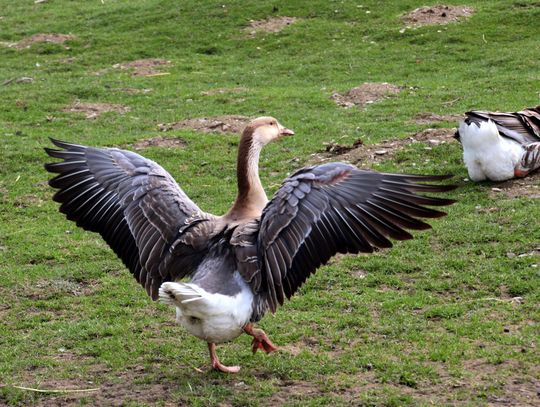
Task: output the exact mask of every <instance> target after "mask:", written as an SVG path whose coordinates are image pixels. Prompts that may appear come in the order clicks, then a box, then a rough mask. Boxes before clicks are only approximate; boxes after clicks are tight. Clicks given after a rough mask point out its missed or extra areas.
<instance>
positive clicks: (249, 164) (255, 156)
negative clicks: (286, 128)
mask: <svg viewBox="0 0 540 407" xmlns="http://www.w3.org/2000/svg"><path fill="white" fill-rule="evenodd" d="M261 148H262V145H260V144H259V143H256V142H254V141H253V129H252V128H249V127H248V128H246V129H245V130H244V133H243V134H242V138H241V139H240V145H239V146H238V159H237V164H236V176H237V183H238V195H237V196H236V201H235V202H234V204H233V206H232V208H231V209H230V210H229V212H228V213H227V215H226V216H227V217H229V218H232V219H234V220H239V219H246V218H256V217H258V216H260V215H261V213H262V210H263V208H264V207H265V205H266V203H267V202H268V198H267V197H266V193H265V192H264V188H263V186H262V184H261V180H260V179H259V154H260V152H261Z"/></svg>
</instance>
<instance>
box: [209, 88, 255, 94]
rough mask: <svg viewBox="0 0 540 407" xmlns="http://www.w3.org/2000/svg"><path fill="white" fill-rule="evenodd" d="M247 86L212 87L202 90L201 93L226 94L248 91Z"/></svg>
mask: <svg viewBox="0 0 540 407" xmlns="http://www.w3.org/2000/svg"><path fill="white" fill-rule="evenodd" d="M247 90H248V89H247V88H242V87H238V88H217V89H210V90H207V91H204V92H201V95H203V96H214V95H224V94H228V93H244V92H247Z"/></svg>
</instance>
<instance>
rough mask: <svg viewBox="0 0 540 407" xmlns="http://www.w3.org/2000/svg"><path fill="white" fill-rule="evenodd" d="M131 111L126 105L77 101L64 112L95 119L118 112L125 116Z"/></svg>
mask: <svg viewBox="0 0 540 407" xmlns="http://www.w3.org/2000/svg"><path fill="white" fill-rule="evenodd" d="M130 110H131V109H130V108H129V107H128V106H124V105H115V104H112V103H97V102H94V103H93V102H79V101H76V102H74V103H73V104H72V105H71V106H68V107H66V108H65V109H63V110H62V111H63V112H70V113H84V115H85V116H86V118H87V119H95V118H97V117H99V116H100V115H101V114H102V113H107V112H116V113H120V114H124V113H126V112H129V111H130Z"/></svg>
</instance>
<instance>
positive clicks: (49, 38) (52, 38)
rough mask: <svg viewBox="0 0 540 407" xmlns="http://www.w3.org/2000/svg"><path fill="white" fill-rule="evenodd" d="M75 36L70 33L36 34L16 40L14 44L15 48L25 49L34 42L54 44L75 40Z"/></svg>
mask: <svg viewBox="0 0 540 407" xmlns="http://www.w3.org/2000/svg"><path fill="white" fill-rule="evenodd" d="M74 38H75V36H73V35H70V34H43V33H40V34H34V35H32V36H30V37H26V38H23V39H22V40H20V41H19V42H16V43H15V44H13V45H12V46H13V48H17V49H23V48H29V47H31V46H32V45H33V44H36V43H38V42H49V43H52V44H63V43H64V42H66V41H70V40H73V39H74Z"/></svg>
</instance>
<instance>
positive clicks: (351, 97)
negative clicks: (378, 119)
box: [330, 82, 401, 108]
mask: <svg viewBox="0 0 540 407" xmlns="http://www.w3.org/2000/svg"><path fill="white" fill-rule="evenodd" d="M399 92H401V88H400V87H399V86H396V85H392V84H389V83H386V82H383V83H373V82H365V83H363V84H362V85H360V86H357V87H355V88H352V89H351V90H349V91H348V92H346V93H338V92H334V93H333V94H332V96H331V97H330V98H331V99H332V100H334V101H335V102H336V103H337V104H338V105H339V106H342V107H345V108H350V107H353V106H360V107H364V106H366V105H369V104H371V103H375V102H378V101H380V100H383V99H386V98H387V97H389V96H390V95H397V94H398V93H399Z"/></svg>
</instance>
